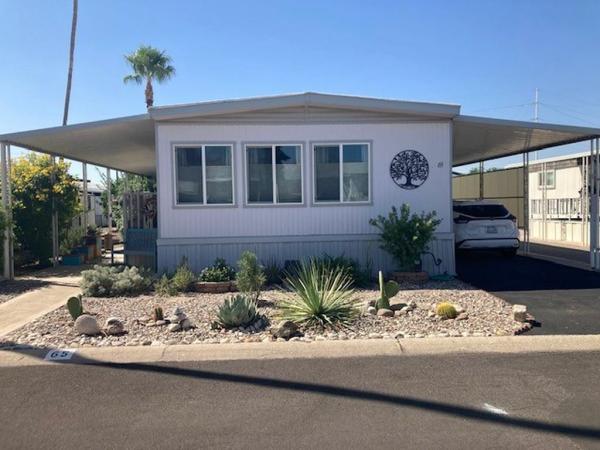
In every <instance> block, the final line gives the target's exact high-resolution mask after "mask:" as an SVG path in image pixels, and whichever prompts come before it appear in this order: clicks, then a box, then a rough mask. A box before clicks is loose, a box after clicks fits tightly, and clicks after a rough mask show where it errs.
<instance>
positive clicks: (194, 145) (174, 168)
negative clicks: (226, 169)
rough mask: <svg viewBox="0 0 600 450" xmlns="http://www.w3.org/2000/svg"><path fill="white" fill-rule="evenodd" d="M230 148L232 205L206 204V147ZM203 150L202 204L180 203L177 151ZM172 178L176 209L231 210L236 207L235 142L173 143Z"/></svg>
mask: <svg viewBox="0 0 600 450" xmlns="http://www.w3.org/2000/svg"><path fill="white" fill-rule="evenodd" d="M213 146H214V147H229V148H230V150H231V200H232V201H231V203H206V194H207V193H206V150H205V147H213ZM198 147H201V148H202V200H203V202H202V203H198V202H194V203H179V201H178V199H177V181H178V170H177V169H178V165H177V149H178V148H198ZM171 166H172V171H171V176H172V177H173V184H172V185H173V207H174V208H231V207H236V206H237V202H236V185H235V142H231V141H227V142H223V141H214V142H211V141H202V142H195V141H194V142H171Z"/></svg>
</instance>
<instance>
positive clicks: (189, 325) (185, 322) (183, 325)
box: [179, 317, 194, 330]
mask: <svg viewBox="0 0 600 450" xmlns="http://www.w3.org/2000/svg"><path fill="white" fill-rule="evenodd" d="M179 326H180V327H181V329H182V330H189V329H190V328H194V325H193V324H192V322H191V321H190V319H188V318H187V317H186V318H185V319H183V320H182V321H181V322H179Z"/></svg>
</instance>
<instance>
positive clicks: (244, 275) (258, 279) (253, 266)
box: [235, 251, 266, 301]
mask: <svg viewBox="0 0 600 450" xmlns="http://www.w3.org/2000/svg"><path fill="white" fill-rule="evenodd" d="M237 264H238V271H237V274H236V276H235V281H236V284H237V288H238V290H239V291H240V292H243V293H244V294H246V295H249V296H250V297H251V298H253V299H254V300H255V301H257V300H258V297H259V296H260V291H261V289H262V287H263V285H264V284H265V281H266V277H265V274H264V272H263V269H262V267H261V266H260V264H259V263H258V259H257V258H256V255H255V254H254V253H252V252H249V251H245V252H244V253H242V256H241V257H240V260H239V261H238V263H237Z"/></svg>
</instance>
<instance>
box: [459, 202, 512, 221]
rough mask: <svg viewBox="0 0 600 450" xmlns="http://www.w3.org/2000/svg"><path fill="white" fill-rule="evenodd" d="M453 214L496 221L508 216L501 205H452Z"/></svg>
mask: <svg viewBox="0 0 600 450" xmlns="http://www.w3.org/2000/svg"><path fill="white" fill-rule="evenodd" d="M454 212H457V213H459V214H462V215H464V216H468V217H475V218H477V219H482V218H490V219H496V218H502V217H507V216H508V215H509V214H510V213H509V212H508V210H507V209H506V208H505V207H504V206H502V205H454Z"/></svg>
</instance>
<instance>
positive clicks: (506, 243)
mask: <svg viewBox="0 0 600 450" xmlns="http://www.w3.org/2000/svg"><path fill="white" fill-rule="evenodd" d="M456 248H458V249H461V250H471V249H472V250H476V249H494V248H497V249H513V248H519V240H518V239H516V238H495V239H465V240H463V241H459V242H457V243H456Z"/></svg>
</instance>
